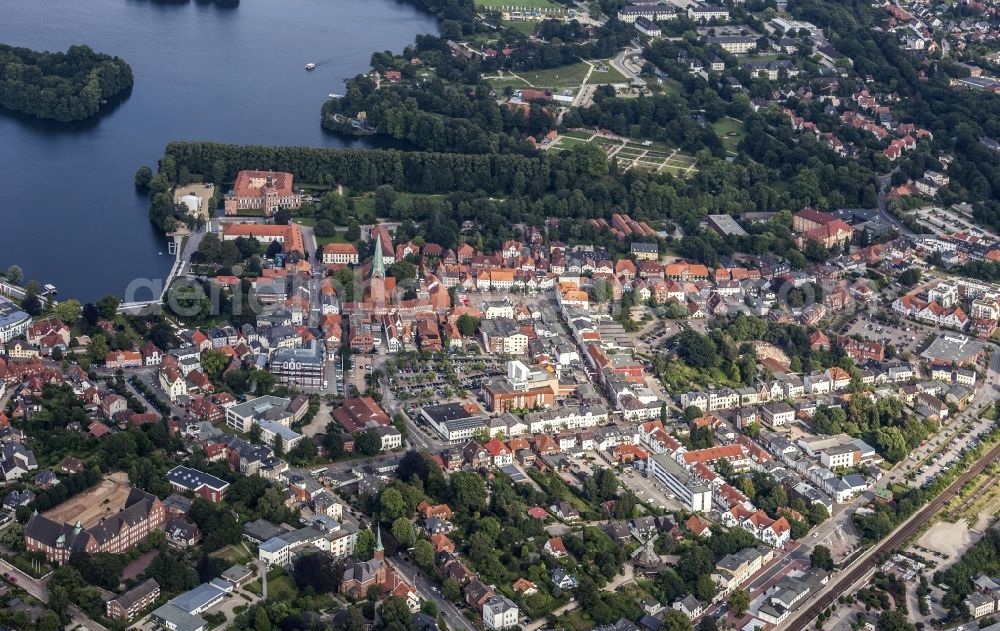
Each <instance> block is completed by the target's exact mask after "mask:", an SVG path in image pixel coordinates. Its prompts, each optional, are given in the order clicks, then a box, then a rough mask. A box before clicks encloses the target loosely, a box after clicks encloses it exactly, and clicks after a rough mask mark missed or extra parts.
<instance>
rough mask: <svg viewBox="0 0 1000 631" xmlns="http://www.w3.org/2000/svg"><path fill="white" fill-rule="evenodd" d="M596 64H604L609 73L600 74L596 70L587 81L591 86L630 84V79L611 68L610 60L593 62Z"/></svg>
mask: <svg viewBox="0 0 1000 631" xmlns="http://www.w3.org/2000/svg"><path fill="white" fill-rule="evenodd" d="M593 63H595V64H604V65H605V66H607V68H608V71H607V72H598V71H597V70H594V71H593V72H592V73H590V79H589V80H588V81H587V83H588V84H589V85H602V84H605V83H628V82H629V79H628V77H626V76H625V75H623V74H622V73H620V72H618V71H617V70H615V69H614V68H613V67H612V66H611V60H610V59H601V60H599V61H596V62H593Z"/></svg>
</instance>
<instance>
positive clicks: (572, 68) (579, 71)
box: [488, 59, 629, 92]
mask: <svg viewBox="0 0 1000 631" xmlns="http://www.w3.org/2000/svg"><path fill="white" fill-rule="evenodd" d="M591 66H593V68H594V70H593V71H592V72H591ZM588 73H589V76H588ZM488 79H489V82H490V84H492V85H493V87H495V88H502V87H504V86H507V85H509V86H512V87H513V88H514V89H515V90H516V89H519V88H535V89H538V90H552V91H555V92H558V91H561V90H567V89H571V90H574V91H576V90H578V89H580V88H581V87H582V86H584V85H604V84H612V83H628V82H629V79H628V78H627V77H625V76H624V75H623V74H622V73H620V72H618V71H617V70H615V69H614V68H613V67H611V65H610V64H609V62H608V60H606V59H605V60H596V61H590V62H587V61H581V62H577V63H575V64H570V65H568V66H558V67H556V68H546V69H544V70H533V71H528V72H517V73H514V72H511V71H507V72H505V73H504V75H503V76H502V77H500V76H497V77H489V78H488Z"/></svg>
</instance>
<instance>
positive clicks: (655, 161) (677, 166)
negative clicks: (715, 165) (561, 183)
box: [546, 129, 698, 176]
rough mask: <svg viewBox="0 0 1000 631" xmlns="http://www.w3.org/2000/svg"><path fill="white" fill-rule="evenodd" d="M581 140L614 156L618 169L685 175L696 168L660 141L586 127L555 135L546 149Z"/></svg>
mask: <svg viewBox="0 0 1000 631" xmlns="http://www.w3.org/2000/svg"><path fill="white" fill-rule="evenodd" d="M581 142H597V143H600V145H601V148H602V149H604V151H605V152H606V153H607V154H608V159H609V160H611V159H613V158H618V172H619V173H621V172H624V171H627V170H629V169H643V170H646V171H656V172H660V173H672V174H674V175H678V176H689V175H691V174H693V173H695V172H697V171H698V169H697V168H696V167H695V162H696V160H695V158H694V156H690V155H688V154H685V153H682V152H681V151H680V150H678V149H675V148H673V147H669V146H667V145H665V144H663V143H657V142H651V141H645V142H637V141H635V140H629V139H627V138H620V137H616V136H606V135H602V134H598V133H595V132H592V131H588V130H581V129H574V130H571V131H568V132H566V133H565V134H561V135H559V137H558V138H556V139H555V140H554V141H552V142H551V143H549V145H548V146H547V147H546V148H547V149H554V148H555V149H572V148H573V145H575V144H578V143H581Z"/></svg>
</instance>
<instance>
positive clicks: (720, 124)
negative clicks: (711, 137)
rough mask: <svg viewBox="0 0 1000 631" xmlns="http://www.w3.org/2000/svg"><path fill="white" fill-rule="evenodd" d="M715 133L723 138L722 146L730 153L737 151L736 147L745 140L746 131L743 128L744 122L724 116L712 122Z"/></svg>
mask: <svg viewBox="0 0 1000 631" xmlns="http://www.w3.org/2000/svg"><path fill="white" fill-rule="evenodd" d="M712 128H713V129H715V133H716V134H718V135H719V138H721V139H722V146H723V147H725V148H726V151H728V152H729V153H733V154H735V153H736V147H737V146H738V145H739V144H740V143H741V142H742V141H743V138H744V137H745V136H746V131H744V129H743V122H742V121H738V120H736V119H735V118H730V117H728V116H724V117H722V118H720V119H719V120H717V121H715V122H714V123H712Z"/></svg>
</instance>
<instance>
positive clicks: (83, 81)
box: [0, 44, 132, 123]
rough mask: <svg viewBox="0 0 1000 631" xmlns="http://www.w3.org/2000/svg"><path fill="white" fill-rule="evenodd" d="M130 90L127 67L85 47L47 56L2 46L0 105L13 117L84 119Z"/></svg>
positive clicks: (122, 62) (46, 54)
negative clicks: (21, 114) (19, 114)
mask: <svg viewBox="0 0 1000 631" xmlns="http://www.w3.org/2000/svg"><path fill="white" fill-rule="evenodd" d="M131 87H132V69H131V68H130V67H129V65H128V64H127V63H125V62H124V61H123V60H121V59H119V58H118V57H111V56H110V55H104V54H101V53H97V52H94V51H93V50H91V49H90V48H89V47H87V46H71V47H70V48H69V50H67V51H66V52H65V53H50V52H38V51H34V50H30V49H27V48H14V47H12V46H6V45H4V44H0V106H2V107H4V108H7V109H9V110H13V111H15V112H21V113H23V114H28V115H30V116H34V117H36V118H49V119H53V120H57V121H60V122H64V123H65V122H69V121H77V120H83V119H86V118H90V117H91V116H94V115H95V114H97V113H98V112H99V111H100V109H101V105H102V104H104V103H106V102H107V101H109V100H111V99H112V98H114V97H116V96H118V95H120V94H122V93H123V92H125V91H126V90H128V89H130V88H131Z"/></svg>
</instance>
